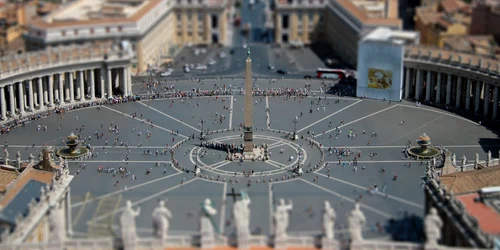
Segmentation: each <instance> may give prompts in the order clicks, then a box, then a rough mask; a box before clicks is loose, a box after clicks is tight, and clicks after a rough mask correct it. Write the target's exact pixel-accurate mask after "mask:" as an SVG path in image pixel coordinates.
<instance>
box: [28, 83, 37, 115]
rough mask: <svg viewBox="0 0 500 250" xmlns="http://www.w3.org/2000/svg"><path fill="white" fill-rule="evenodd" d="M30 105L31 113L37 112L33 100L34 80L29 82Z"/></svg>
mask: <svg viewBox="0 0 500 250" xmlns="http://www.w3.org/2000/svg"><path fill="white" fill-rule="evenodd" d="M28 97H29V100H28V104H29V107H30V111H34V110H35V105H34V100H33V80H28Z"/></svg>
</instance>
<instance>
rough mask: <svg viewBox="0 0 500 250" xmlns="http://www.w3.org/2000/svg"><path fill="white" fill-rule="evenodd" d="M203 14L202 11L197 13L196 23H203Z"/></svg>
mask: <svg viewBox="0 0 500 250" xmlns="http://www.w3.org/2000/svg"><path fill="white" fill-rule="evenodd" d="M203 17H204V15H203V14H202V13H199V14H198V23H201V24H203V23H204V22H205V18H203Z"/></svg>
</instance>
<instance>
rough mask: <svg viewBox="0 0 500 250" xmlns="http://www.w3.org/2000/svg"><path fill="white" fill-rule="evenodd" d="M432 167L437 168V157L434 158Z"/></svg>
mask: <svg viewBox="0 0 500 250" xmlns="http://www.w3.org/2000/svg"><path fill="white" fill-rule="evenodd" d="M432 167H433V168H435V167H436V157H432Z"/></svg>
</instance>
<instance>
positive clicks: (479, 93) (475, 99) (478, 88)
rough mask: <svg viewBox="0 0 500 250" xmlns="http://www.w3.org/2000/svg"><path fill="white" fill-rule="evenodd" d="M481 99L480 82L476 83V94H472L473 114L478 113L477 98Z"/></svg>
mask: <svg viewBox="0 0 500 250" xmlns="http://www.w3.org/2000/svg"><path fill="white" fill-rule="evenodd" d="M480 97H481V82H480V81H476V93H475V94H474V112H475V113H477V112H479V98H480Z"/></svg>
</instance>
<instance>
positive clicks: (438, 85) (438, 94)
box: [436, 72, 441, 104]
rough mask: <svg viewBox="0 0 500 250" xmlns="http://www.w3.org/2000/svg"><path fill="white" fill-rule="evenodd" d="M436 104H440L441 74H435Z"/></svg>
mask: <svg viewBox="0 0 500 250" xmlns="http://www.w3.org/2000/svg"><path fill="white" fill-rule="evenodd" d="M436 81H437V89H436V103H438V104H439V103H441V72H437V80H436Z"/></svg>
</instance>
